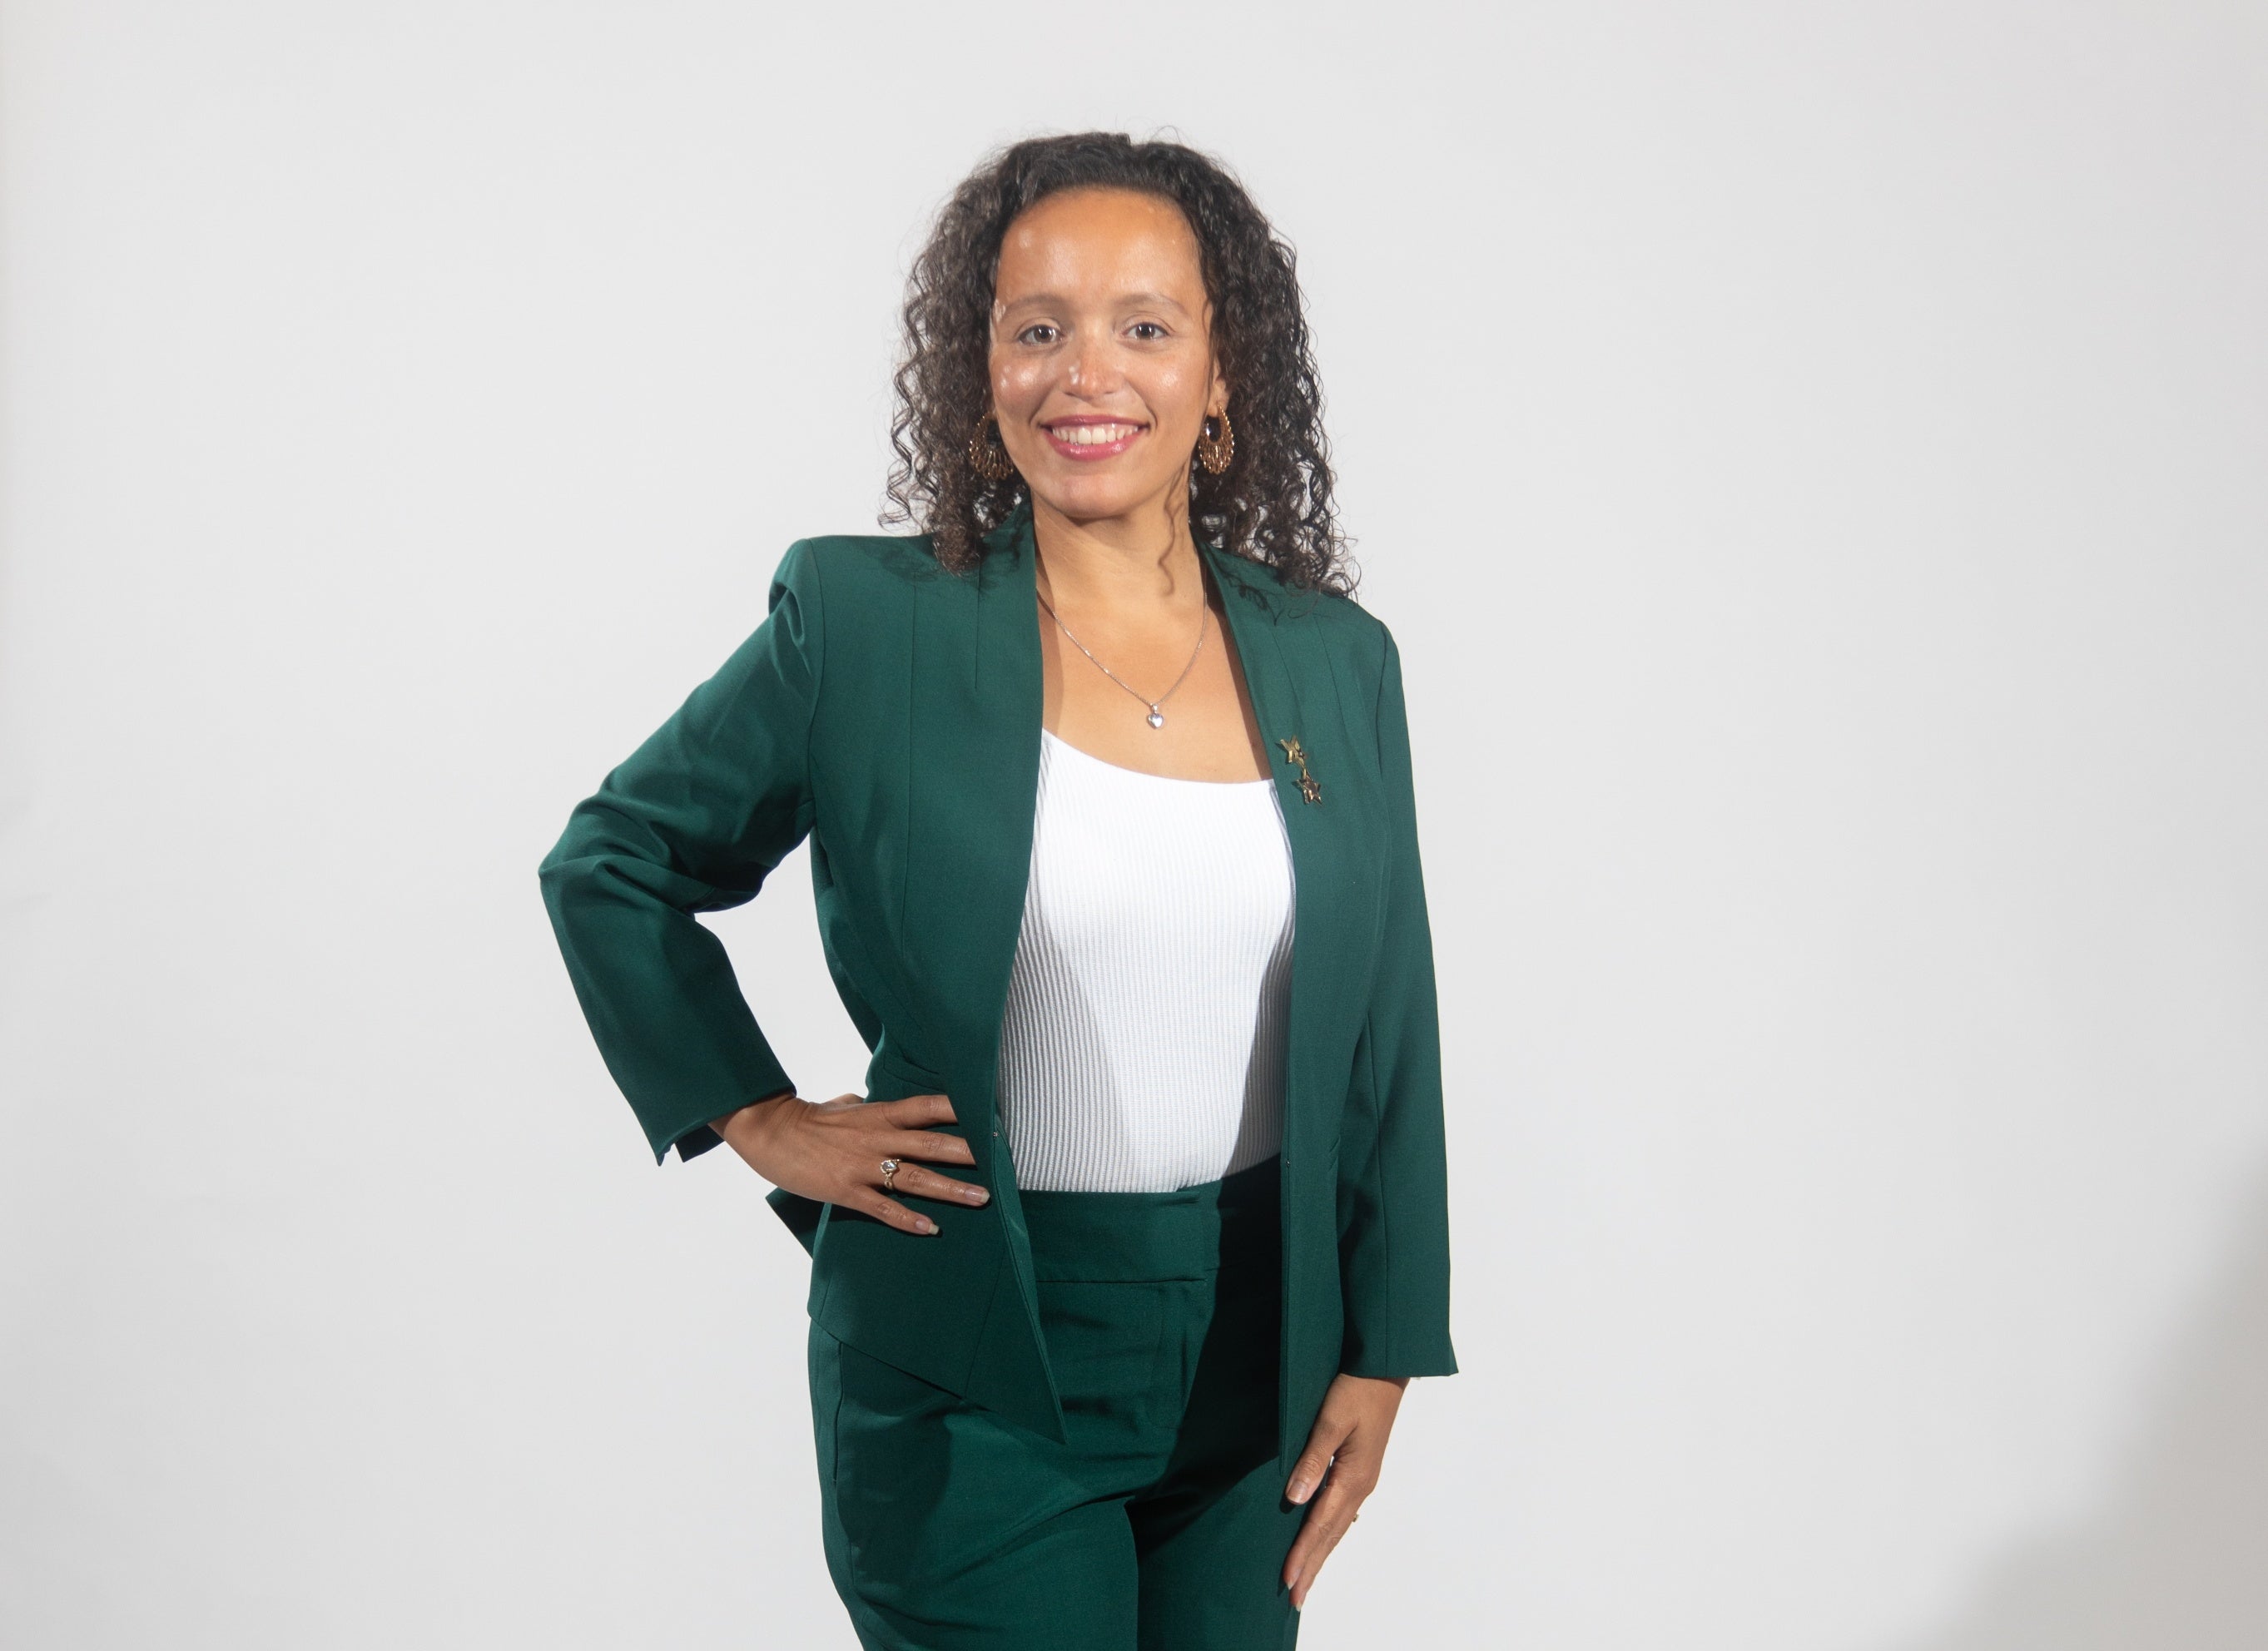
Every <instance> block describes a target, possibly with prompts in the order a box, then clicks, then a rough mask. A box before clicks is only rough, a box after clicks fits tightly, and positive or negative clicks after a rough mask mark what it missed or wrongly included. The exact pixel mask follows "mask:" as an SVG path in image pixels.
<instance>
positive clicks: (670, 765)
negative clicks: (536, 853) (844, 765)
mask: <svg viewBox="0 0 2268 1651" xmlns="http://www.w3.org/2000/svg"><path fill="white" fill-rule="evenodd" d="M820 667H821V599H820V588H819V577H818V569H817V566H816V565H815V562H814V559H813V556H812V554H811V548H810V547H809V546H808V545H807V544H806V543H802V542H799V543H797V544H796V545H794V546H792V547H790V548H789V550H788V553H787V555H786V556H785V558H784V559H783V560H782V561H781V563H780V566H779V570H778V572H777V573H776V574H775V575H774V576H773V579H772V585H771V598H770V611H769V613H767V615H766V617H765V619H764V621H763V623H762V625H760V626H758V627H756V630H755V634H754V635H751V636H749V638H748V639H747V641H746V642H743V643H741V645H740V647H739V648H738V649H735V650H734V652H733V657H731V658H729V659H727V660H726V661H725V664H724V665H723V667H722V668H721V669H719V670H718V672H717V673H716V675H714V676H712V677H711V678H710V679H708V680H707V681H706V682H704V683H703V684H702V685H701V686H699V687H697V688H696V689H694V691H693V693H691V695H690V696H689V697H688V699H687V700H686V701H685V703H684V704H683V705H682V706H681V707H679V708H678V710H677V711H676V713H675V714H674V715H672V716H671V717H670V719H669V720H668V721H667V722H666V723H663V724H662V725H661V726H660V728H659V729H657V730H655V731H654V733H653V734H652V736H651V737H649V738H648V739H647V740H646V741H645V743H644V745H640V746H639V747H638V748H637V751H635V752H632V753H631V754H630V758H629V759H628V760H626V761H625V762H623V763H622V766H621V767H617V768H616V769H615V770H614V772H613V773H611V774H608V775H607V777H606V780H605V781H604V782H603V783H602V784H600V787H599V789H598V790H597V791H596V792H595V793H594V794H593V795H592V796H588V797H586V798H585V799H584V800H583V801H582V802H581V803H578V804H577V805H576V807H575V810H574V811H573V813H571V815H570V816H569V817H568V820H567V829H566V831H565V833H563V835H562V836H561V837H560V839H559V841H558V843H557V845H556V847H554V848H552V850H551V852H550V853H549V855H546V856H545V858H544V861H543V864H542V868H541V874H540V876H541V884H542V888H543V899H544V904H545V906H547V907H548V908H549V912H550V914H551V925H552V928H553V931H554V932H555V933H556V935H557V936H558V939H559V950H560V951H561V953H562V954H563V956H564V958H565V959H566V963H567V973H568V978H569V979H570V980H572V981H573V983H574V987H575V994H576V996H577V997H578V999H579V1000H580V1001H581V1002H582V1006H583V1014H584V1017H585V1019H586V1020H588V1021H589V1023H590V1026H591V1033H592V1036H593V1038H596V1039H597V1041H598V1045H599V1051H600V1054H601V1055H603V1056H604V1057H605V1060H606V1062H607V1068H608V1071H609V1072H611V1073H612V1074H613V1075H614V1078H615V1082H616V1083H617V1084H619V1085H620V1086H621V1087H622V1093H623V1095H624V1096H626V1097H628V1098H629V1100H630V1108H631V1110H632V1111H633V1112H636V1113H637V1119H638V1122H639V1123H640V1124H641V1125H642V1126H644V1130H645V1134H646V1139H647V1141H648V1142H649V1144H651V1145H652V1148H653V1154H654V1162H655V1163H660V1162H661V1161H662V1160H663V1159H664V1158H665V1157H666V1156H667V1155H668V1151H669V1148H671V1147H673V1146H674V1147H675V1148H677V1152H678V1156H679V1157H680V1158H681V1159H682V1158H689V1157H691V1156H694V1155H695V1154H696V1153H699V1152H703V1151H705V1150H707V1149H708V1148H711V1147H713V1146H715V1145H717V1144H718V1136H717V1134H716V1133H715V1132H714V1131H713V1130H711V1128H710V1127H709V1120H710V1119H712V1118H721V1117H723V1116H724V1115H725V1113H727V1112H734V1111H737V1110H738V1109H739V1108H740V1107H742V1106H745V1105H747V1104H748V1103H749V1102H751V1101H757V1100H762V1099H763V1098H764V1097H767V1096H770V1095H777V1094H779V1093H780V1092H782V1091H783V1090H792V1089H793V1088H794V1085H793V1084H792V1082H790V1081H789V1078H788V1075H787V1074H786V1073H785V1072H784V1071H783V1070H782V1069H781V1068H780V1063H779V1061H778V1060H777V1058H776V1057H775V1056H774V1055H773V1053H772V1049H771V1046H770V1044H769V1043H767V1042H766V1041H765V1039H764V1035H763V1032H762V1031H761V1030H760V1029H759V1028H758V1026H757V1024H756V1020H755V1016H754V1015H753V1014H751V1013H750V1012H749V1009H748V1005H747V1000H746V999H745V998H743V997H742V996H741V995H740V986H739V983H738V982H737V981H736V980H734V978H733V965H732V962H731V960H730V959H729V958H727V957H726V956H725V948H724V945H723V943H721V942H720V941H718V938H717V936H715V935H714V934H712V933H711V932H710V930H709V929H708V928H706V927H704V926H703V924H702V923H701V922H700V921H698V918H697V914H699V913H702V912H715V911H722V910H725V908H727V907H729V906H739V905H740V904H742V903H743V902H745V901H747V900H749V899H754V898H755V894H756V892H757V891H758V890H759V889H761V888H762V886H763V882H764V878H765V877H767V876H768V875H769V874H770V871H771V870H772V868H773V867H775V866H777V864H778V863H779V862H780V861H781V860H782V859H783V858H784V856H785V855H787V854H788V853H789V851H790V850H792V848H794V847H795V846H796V845H797V844H798V843H799V842H801V841H802V840H803V839H804V837H805V835H806V833H808V832H809V831H810V829H811V822H812V814H813V801H812V785H811V763H810V745H811V723H812V715H813V712H814V708H815V706H816V704H817V702H818V697H819V678H820Z"/></svg>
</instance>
